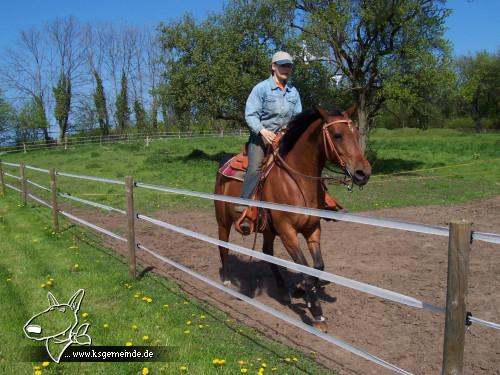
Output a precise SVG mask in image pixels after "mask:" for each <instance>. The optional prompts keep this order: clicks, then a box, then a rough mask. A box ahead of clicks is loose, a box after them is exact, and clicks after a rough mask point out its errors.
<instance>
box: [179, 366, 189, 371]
mask: <svg viewBox="0 0 500 375" xmlns="http://www.w3.org/2000/svg"><path fill="white" fill-rule="evenodd" d="M179 370H181V371H182V372H186V371H187V370H188V368H187V366H181V367H179Z"/></svg>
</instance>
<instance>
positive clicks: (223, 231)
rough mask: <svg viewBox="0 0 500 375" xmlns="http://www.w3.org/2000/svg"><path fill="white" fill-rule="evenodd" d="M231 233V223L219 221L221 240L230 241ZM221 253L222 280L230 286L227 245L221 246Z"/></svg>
mask: <svg viewBox="0 0 500 375" xmlns="http://www.w3.org/2000/svg"><path fill="white" fill-rule="evenodd" d="M229 233H231V225H229V226H227V225H224V224H221V223H219V240H221V241H225V242H228V239H229ZM219 253H220V260H221V263H222V267H221V270H220V275H221V278H222V282H223V283H224V285H226V286H229V285H231V281H230V280H229V278H228V272H227V258H228V253H229V250H228V249H227V248H226V247H223V246H219Z"/></svg>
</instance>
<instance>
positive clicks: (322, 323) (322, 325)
mask: <svg viewBox="0 0 500 375" xmlns="http://www.w3.org/2000/svg"><path fill="white" fill-rule="evenodd" d="M312 325H313V327H314V328H316V329H319V330H320V331H321V332H324V333H327V332H328V324H326V320H325V318H323V317H321V319H314V320H313V324H312Z"/></svg>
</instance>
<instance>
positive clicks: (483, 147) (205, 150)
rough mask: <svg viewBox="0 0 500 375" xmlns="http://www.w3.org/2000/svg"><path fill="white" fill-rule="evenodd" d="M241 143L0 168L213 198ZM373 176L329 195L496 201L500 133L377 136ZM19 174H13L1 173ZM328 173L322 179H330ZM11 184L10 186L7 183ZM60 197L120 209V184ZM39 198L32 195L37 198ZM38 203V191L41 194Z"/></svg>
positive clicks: (34, 155) (43, 180)
mask: <svg viewBox="0 0 500 375" xmlns="http://www.w3.org/2000/svg"><path fill="white" fill-rule="evenodd" d="M244 142H245V138H243V137H236V136H233V137H223V138H207V139H180V140H177V139H169V140H155V141H153V142H151V143H150V144H149V146H147V145H146V144H145V142H144V141H135V142H130V143H128V142H123V143H115V144H106V145H102V146H99V145H82V146H75V147H73V148H70V149H68V150H64V149H53V150H44V151H34V152H28V153H16V154H5V155H1V156H0V157H1V158H2V159H3V160H6V161H13V162H21V161H23V162H25V163H26V164H28V165H33V166H37V167H41V168H49V167H53V168H56V170H59V171H64V172H70V173H78V174H84V175H92V176H100V177H108V178H113V179H120V180H122V179H123V178H124V177H125V176H126V175H132V176H133V177H134V179H135V180H136V181H141V182H148V183H153V184H157V185H164V186H169V187H176V188H181V189H187V190H194V191H202V192H209V193H211V192H213V185H214V181H215V175H216V170H217V167H218V164H219V161H220V160H221V158H222V157H223V156H224V155H225V154H234V153H237V152H239V151H240V150H241V148H242V147H243V144H244ZM369 153H370V159H371V162H372V166H373V174H372V177H371V179H370V181H369V183H368V185H367V186H366V187H365V188H364V189H363V190H362V191H360V190H359V189H357V188H354V191H353V192H352V193H351V192H348V191H347V189H346V188H345V187H343V186H340V185H331V186H330V188H329V189H330V192H331V194H332V195H334V196H335V197H338V199H339V200H340V201H341V202H342V203H343V204H344V205H345V206H346V207H347V208H348V209H349V211H351V212H356V211H360V210H370V209H375V208H380V207H397V206H408V205H421V204H452V203H457V202H465V201H470V200H472V199H478V198H482V197H488V196H493V195H496V194H498V191H499V187H500V134H472V133H461V132H457V131H454V130H449V129H431V130H426V131H422V130H417V129H398V130H385V129H380V130H377V131H375V132H373V134H372V136H371V139H370V152H369ZM5 169H6V170H7V171H9V172H11V173H16V174H18V171H17V170H16V169H13V168H7V167H6V168H5ZM328 169H332V168H331V167H328V166H327V170H325V173H326V174H330V175H331V174H332V173H331V172H330V171H329V170H328ZM27 174H28V178H30V179H31V180H33V181H35V182H38V183H40V184H42V185H44V186H48V176H47V175H44V174H40V173H39V172H36V171H27ZM6 180H8V181H9V182H12V183H14V184H16V183H17V181H15V180H10V179H9V178H6ZM58 187H59V190H60V191H62V192H67V193H71V194H73V195H75V196H78V197H81V198H86V199H92V200H95V201H97V202H100V203H105V204H110V205H112V206H117V207H122V208H123V207H124V198H123V188H122V187H121V186H119V185H110V184H103V183H96V182H91V181H82V180H75V179H72V178H68V177H62V176H61V177H58ZM37 193H38V192H37ZM40 195H41V196H44V193H43V192H40ZM135 199H136V201H137V207H139V209H141V210H142V211H143V212H151V211H154V210H157V209H162V210H163V209H168V208H171V207H186V208H197V209H208V208H211V207H212V205H213V203H212V202H211V201H207V200H202V199H197V198H191V197H186V196H182V195H173V194H168V193H160V192H153V191H149V190H144V189H136V198H135Z"/></svg>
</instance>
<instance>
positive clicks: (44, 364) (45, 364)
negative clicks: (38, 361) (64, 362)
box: [42, 362, 50, 367]
mask: <svg viewBox="0 0 500 375" xmlns="http://www.w3.org/2000/svg"><path fill="white" fill-rule="evenodd" d="M48 365H50V363H49V362H43V363H42V366H43V367H47V366H48Z"/></svg>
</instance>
